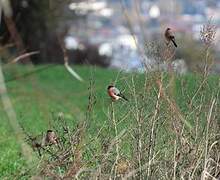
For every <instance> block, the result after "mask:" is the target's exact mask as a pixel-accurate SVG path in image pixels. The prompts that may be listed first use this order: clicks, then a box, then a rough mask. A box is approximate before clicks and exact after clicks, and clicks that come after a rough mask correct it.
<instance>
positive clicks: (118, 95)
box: [107, 85, 128, 101]
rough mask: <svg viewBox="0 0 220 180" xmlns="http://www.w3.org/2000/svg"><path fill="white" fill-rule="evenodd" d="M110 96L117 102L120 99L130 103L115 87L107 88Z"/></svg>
mask: <svg viewBox="0 0 220 180" xmlns="http://www.w3.org/2000/svg"><path fill="white" fill-rule="evenodd" d="M107 91H108V95H109V96H110V97H111V98H112V100H114V101H117V100H119V99H124V100H126V101H128V99H127V98H126V97H125V96H124V95H123V94H122V93H121V92H120V90H119V89H117V88H116V87H115V86H113V85H109V86H108V88H107Z"/></svg>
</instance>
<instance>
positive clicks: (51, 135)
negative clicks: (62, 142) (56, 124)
mask: <svg viewBox="0 0 220 180" xmlns="http://www.w3.org/2000/svg"><path fill="white" fill-rule="evenodd" d="M45 142H46V144H56V145H57V144H58V139H57V136H56V134H55V132H54V131H52V130H47V134H46V138H45Z"/></svg>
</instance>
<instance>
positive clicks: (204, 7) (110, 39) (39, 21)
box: [0, 0, 220, 73]
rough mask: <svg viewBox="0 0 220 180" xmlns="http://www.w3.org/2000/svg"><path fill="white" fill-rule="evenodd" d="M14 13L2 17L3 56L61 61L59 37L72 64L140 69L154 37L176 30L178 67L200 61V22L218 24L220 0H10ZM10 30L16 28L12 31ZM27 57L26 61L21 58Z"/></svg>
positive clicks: (218, 62)
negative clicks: (27, 54) (31, 54)
mask: <svg viewBox="0 0 220 180" xmlns="http://www.w3.org/2000/svg"><path fill="white" fill-rule="evenodd" d="M9 2H10V4H11V7H12V12H13V14H12V17H11V18H8V17H4V14H3V17H2V21H1V28H0V43H1V46H2V47H5V46H7V47H8V48H7V49H6V48H4V51H3V50H1V55H2V59H3V61H7V60H8V59H9V56H11V54H14V56H16V55H18V54H22V53H23V52H30V51H38V50H39V51H40V53H39V54H37V55H34V56H31V57H30V60H31V61H32V62H33V63H34V64H42V63H44V64H45V63H47V64H48V63H59V64H60V63H63V53H62V50H61V46H60V42H59V39H62V40H63V41H64V44H65V47H66V49H67V53H68V56H69V61H70V63H72V64H91V65H97V66H101V67H105V68H118V69H123V70H126V71H143V68H144V67H143V63H142V62H144V63H146V64H147V65H148V64H149V65H150V64H154V61H155V58H154V57H153V56H152V53H151V52H149V48H152V43H155V44H161V43H162V44H164V37H163V34H164V31H165V29H166V28H167V27H170V28H172V29H173V31H174V32H175V36H176V42H177V44H178V48H177V50H176V52H175V56H174V57H173V58H172V61H173V65H174V67H175V68H176V69H177V70H178V72H180V73H185V72H188V71H194V70H195V69H196V68H198V67H199V65H200V64H202V63H203V59H204V58H203V56H204V53H203V50H204V47H203V45H202V43H201V39H200V32H201V28H202V26H203V25H204V24H206V23H207V22H208V21H211V23H212V24H213V25H214V26H215V27H216V28H218V26H219V24H220V11H219V9H220V0H166V1H164V0H84V1H82V0H11V1H9ZM13 32H14V34H13ZM219 39H220V34H219V31H217V32H216V34H215V41H214V44H213V45H212V47H211V48H212V55H213V63H214V64H215V66H213V68H212V72H215V73H219V72H220V55H219V53H218V51H219V50H220V45H219ZM23 63H25V62H23Z"/></svg>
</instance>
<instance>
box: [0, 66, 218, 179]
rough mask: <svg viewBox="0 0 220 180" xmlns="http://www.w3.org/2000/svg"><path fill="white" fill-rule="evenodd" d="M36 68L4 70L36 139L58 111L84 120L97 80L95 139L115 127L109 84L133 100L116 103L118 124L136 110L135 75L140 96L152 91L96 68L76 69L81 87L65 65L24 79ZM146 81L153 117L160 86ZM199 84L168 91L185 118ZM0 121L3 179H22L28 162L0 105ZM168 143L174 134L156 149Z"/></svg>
mask: <svg viewBox="0 0 220 180" xmlns="http://www.w3.org/2000/svg"><path fill="white" fill-rule="evenodd" d="M42 67H44V66H38V67H36V68H37V69H38V68H42ZM36 68H30V67H28V66H26V67H23V66H14V67H10V68H4V75H5V80H6V82H7V88H8V93H9V95H10V97H11V100H12V103H13V107H14V109H15V111H16V113H17V118H18V121H19V123H20V124H21V125H22V126H23V127H24V128H25V129H26V130H27V131H28V132H30V133H31V134H35V135H37V134H40V133H41V132H45V131H46V130H47V129H50V128H52V126H53V116H52V115H53V113H54V114H58V113H59V112H63V113H64V114H65V118H66V120H67V121H68V123H69V124H70V125H71V126H73V127H74V126H75V125H76V124H78V123H79V122H80V121H82V120H84V119H85V113H86V111H87V106H88V97H89V93H90V90H89V89H88V88H89V83H90V80H91V79H92V80H94V83H95V89H94V91H95V96H96V103H95V105H94V110H93V112H92V113H93V115H92V116H91V117H90V119H89V120H90V121H89V122H88V130H87V133H88V138H90V137H93V136H95V135H96V133H97V131H98V130H99V129H100V128H102V127H103V126H104V127H108V126H109V125H110V123H111V122H109V120H108V118H107V116H106V114H107V113H108V108H109V106H110V102H111V101H110V100H109V97H108V96H107V93H106V88H107V86H108V85H109V84H112V83H113V82H114V81H115V80H117V83H116V84H117V86H118V87H119V88H120V89H122V90H124V92H125V95H126V96H127V97H128V98H129V99H130V102H129V103H126V102H124V101H120V102H117V103H115V105H114V109H115V111H116V115H117V118H118V119H121V118H122V117H123V115H124V114H125V113H128V114H129V113H130V110H131V109H130V108H132V107H133V106H134V97H133V95H132V93H131V84H132V81H131V79H132V76H133V77H134V80H135V87H136V93H137V96H138V97H141V95H142V92H143V91H148V89H145V87H144V82H145V75H144V74H129V73H121V72H118V71H115V70H108V69H101V68H94V67H79V66H76V67H74V69H75V70H76V71H77V72H78V73H79V74H80V75H81V76H82V78H83V79H84V80H85V82H83V83H81V82H79V81H77V80H75V79H74V78H73V77H72V76H71V75H70V74H69V73H68V72H67V71H66V70H65V68H64V67H63V66H53V67H51V68H48V69H46V70H44V71H39V72H38V73H36V74H31V75H28V76H26V77H20V76H22V74H25V73H27V72H29V71H33V70H36ZM147 76H149V77H148V78H147V79H148V81H147V87H149V92H147V96H149V97H146V98H145V99H146V100H148V101H144V102H141V103H143V105H144V106H145V107H146V109H145V111H146V114H151V113H152V112H151V111H152V109H153V108H154V101H155V100H156V96H157V94H156V91H155V89H156V88H157V86H156V85H155V82H154V78H153V76H154V74H149V75H147ZM16 77H17V78H16ZM19 77H20V78H19ZM169 79H170V78H169V76H168V75H165V79H164V80H163V84H164V87H166V86H168V84H169ZM219 80H220V79H219V76H214V75H213V76H210V77H209V80H208V81H207V83H205V85H204V86H205V87H204V88H202V89H201V91H200V92H199V93H198V95H197V96H196V97H195V101H194V102H193V105H194V106H196V105H198V104H199V103H200V102H199V101H200V97H201V94H203V95H204V99H203V102H207V103H209V101H210V98H211V95H212V94H213V93H215V94H216V93H217V91H218V83H219ZM201 81H202V78H201V77H200V76H199V75H193V74H188V75H184V76H175V79H174V84H173V85H172V88H170V89H171V91H168V90H167V91H168V94H169V93H170V95H171V96H173V98H174V99H175V100H176V102H177V104H178V106H179V108H180V110H181V111H182V112H183V114H185V115H187V111H188V108H189V107H188V104H189V101H190V98H191V97H192V96H193V95H194V93H195V92H196V89H197V88H198V87H199V85H200V82H201ZM183 86H184V89H183ZM167 89H169V88H167ZM217 102H218V103H219V99H217ZM128 104H129V105H128ZM209 105H210V104H207V106H209ZM163 106H164V111H166V110H167V109H166V103H164V104H162V107H163ZM207 108H208V107H207ZM0 117H1V118H0V123H1V127H0V142H1V143H0V154H1V157H0V172H1V173H0V178H1V179H2V178H7V177H8V178H9V177H16V176H18V175H19V174H20V175H21V173H22V172H23V171H24V170H25V162H24V160H23V158H22V157H21V154H20V148H19V145H18V144H17V143H16V140H15V137H14V134H13V132H12V129H11V127H10V124H9V123H8V119H7V117H6V114H5V112H4V109H3V107H2V104H0ZM132 117H133V116H132V114H129V116H128V118H126V119H125V120H123V122H121V123H119V124H118V130H119V132H120V130H122V129H124V128H125V129H129V128H131V124H132V121H133V120H132V119H133V118H132ZM161 117H163V118H164V119H165V120H164V121H167V120H166V119H169V116H168V115H167V114H166V113H164V114H162V116H161ZM194 118H195V117H194V114H193V115H192V117H189V118H188V120H189V119H191V121H190V123H191V124H194ZM158 126H159V127H161V131H160V133H159V135H158V136H160V135H162V134H163V133H165V132H166V131H167V130H168V129H166V128H164V127H163V124H162V123H161V124H159V125H158ZM168 131H169V130H168ZM105 133H106V136H110V137H114V134H108V131H107V132H105ZM105 133H103V135H105ZM168 139H172V135H167V136H166V137H164V138H161V139H159V140H158V142H157V143H158V144H160V143H161V145H158V148H160V147H162V146H163V145H162V144H163V142H162V141H166V140H168ZM123 143H124V147H125V148H124V149H121V151H122V152H123V153H125V154H126V153H128V154H131V153H132V152H131V151H132V150H131V149H130V145H129V143H128V144H126V143H127V142H123ZM167 148H168V147H167ZM9 179H10V178H9Z"/></svg>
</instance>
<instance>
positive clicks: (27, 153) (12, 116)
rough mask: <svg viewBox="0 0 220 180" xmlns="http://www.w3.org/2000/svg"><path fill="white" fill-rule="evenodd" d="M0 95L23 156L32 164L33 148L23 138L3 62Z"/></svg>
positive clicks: (0, 76)
mask: <svg viewBox="0 0 220 180" xmlns="http://www.w3.org/2000/svg"><path fill="white" fill-rule="evenodd" d="M0 96H1V100H2V104H3V107H4V109H5V112H6V114H7V116H8V120H9V123H10V125H11V127H12V129H13V131H14V135H15V137H16V139H17V142H18V143H19V144H20V145H21V148H22V153H23V156H24V157H25V158H26V160H27V163H28V165H30V166H31V163H32V162H33V156H32V150H31V148H30V147H29V146H28V145H27V144H26V143H25V142H24V140H23V139H24V138H23V137H24V134H23V132H22V130H21V127H20V126H19V123H18V121H17V117H16V113H15V111H14V108H13V106H12V103H11V100H10V98H9V96H8V93H7V88H6V85H5V80H4V75H3V72H2V67H1V62H0Z"/></svg>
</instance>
